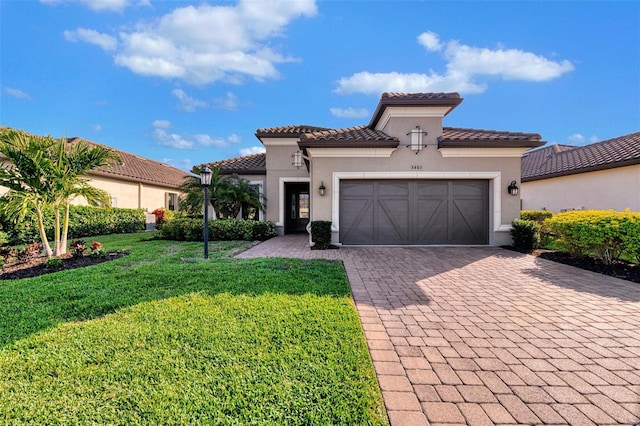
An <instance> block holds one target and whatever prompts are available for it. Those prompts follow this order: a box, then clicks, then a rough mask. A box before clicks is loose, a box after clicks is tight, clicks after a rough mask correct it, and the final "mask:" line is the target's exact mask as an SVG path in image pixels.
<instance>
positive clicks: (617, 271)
mask: <svg viewBox="0 0 640 426" xmlns="http://www.w3.org/2000/svg"><path fill="white" fill-rule="evenodd" d="M503 248H506V249H508V250H513V251H518V252H520V250H516V248H515V247H513V246H503ZM527 254H531V255H532V256H536V257H539V258H541V259H547V260H551V261H553V262H558V263H563V264H565V265H571V266H575V267H576V268H580V269H585V270H587V271H592V272H597V273H599V274H603V275H609V276H611V277H615V278H620V279H623V280H626V281H632V282H635V283H639V284H640V265H636V264H634V263H629V262H626V261H624V260H617V261H615V262H613V264H611V265H606V264H604V263H603V262H601V261H600V260H598V259H597V258H595V257H594V256H588V255H587V256H582V257H573V256H571V255H570V254H569V253H567V252H565V251H561V250H551V249H536V250H534V251H533V252H531V253H527Z"/></svg>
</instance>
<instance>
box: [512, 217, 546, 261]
mask: <svg viewBox="0 0 640 426" xmlns="http://www.w3.org/2000/svg"><path fill="white" fill-rule="evenodd" d="M511 237H513V246H514V247H515V248H516V250H518V251H521V252H524V253H531V252H532V251H533V250H535V249H537V248H538V247H539V246H540V225H539V224H538V223H537V222H536V221H533V220H524V219H516V220H514V221H513V222H512V223H511Z"/></svg>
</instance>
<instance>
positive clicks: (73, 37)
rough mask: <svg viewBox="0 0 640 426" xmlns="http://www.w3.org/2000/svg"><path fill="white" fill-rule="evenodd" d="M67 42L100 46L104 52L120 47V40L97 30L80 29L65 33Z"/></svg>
mask: <svg viewBox="0 0 640 426" xmlns="http://www.w3.org/2000/svg"><path fill="white" fill-rule="evenodd" d="M62 35H63V36H64V38H65V40H67V41H72V42H74V43H75V42H78V41H84V42H86V43H90V44H95V45H96V46H100V47H101V48H102V49H103V50H107V51H112V50H116V47H118V40H117V39H116V38H115V37H111V36H110V35H107V34H100V33H99V32H97V31H95V30H88V29H86V28H78V29H77V30H75V31H68V30H67V31H64V32H63V33H62Z"/></svg>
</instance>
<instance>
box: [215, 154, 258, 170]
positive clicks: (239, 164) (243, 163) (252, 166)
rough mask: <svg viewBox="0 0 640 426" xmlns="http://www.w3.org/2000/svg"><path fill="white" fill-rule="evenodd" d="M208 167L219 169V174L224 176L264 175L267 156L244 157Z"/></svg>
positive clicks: (217, 162)
mask: <svg viewBox="0 0 640 426" xmlns="http://www.w3.org/2000/svg"><path fill="white" fill-rule="evenodd" d="M208 166H209V167H218V168H220V173H222V174H225V175H227V174H229V175H230V174H233V173H243V174H256V175H265V174H267V155H266V153H264V152H262V153H260V154H253V155H246V156H244V157H236V158H229V159H227V160H222V161H216V162H214V163H209V164H208Z"/></svg>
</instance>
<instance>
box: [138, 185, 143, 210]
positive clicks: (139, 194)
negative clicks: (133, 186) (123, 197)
mask: <svg viewBox="0 0 640 426" xmlns="http://www.w3.org/2000/svg"><path fill="white" fill-rule="evenodd" d="M138 208H139V209H141V208H142V182H138Z"/></svg>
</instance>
